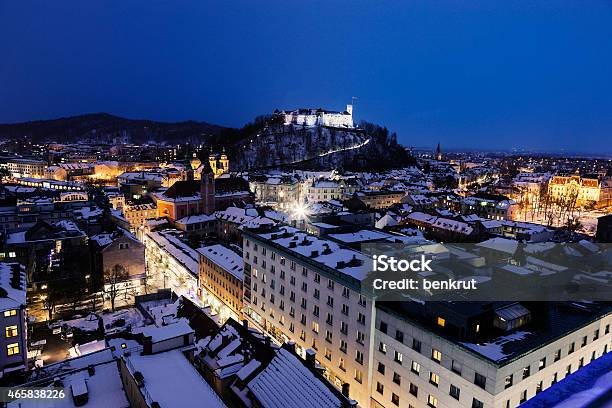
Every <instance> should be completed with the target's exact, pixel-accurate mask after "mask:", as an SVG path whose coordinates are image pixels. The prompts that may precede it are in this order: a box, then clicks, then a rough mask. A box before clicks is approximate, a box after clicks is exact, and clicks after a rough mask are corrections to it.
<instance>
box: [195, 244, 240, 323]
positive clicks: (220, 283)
mask: <svg viewBox="0 0 612 408" xmlns="http://www.w3.org/2000/svg"><path fill="white" fill-rule="evenodd" d="M199 285H200V289H201V293H207V294H208V295H212V296H213V297H214V298H215V299H217V300H218V301H219V302H221V303H223V304H224V305H225V306H226V307H227V308H229V309H230V310H231V312H232V313H233V314H234V315H235V316H234V317H236V318H237V319H236V320H238V321H241V320H242V318H243V316H242V296H243V292H242V280H240V279H238V278H237V277H235V276H234V275H233V274H231V273H230V272H228V271H226V270H225V269H223V268H222V267H221V266H220V265H217V264H215V263H214V262H213V261H212V260H210V259H208V258H207V257H205V256H203V255H200V273H199Z"/></svg>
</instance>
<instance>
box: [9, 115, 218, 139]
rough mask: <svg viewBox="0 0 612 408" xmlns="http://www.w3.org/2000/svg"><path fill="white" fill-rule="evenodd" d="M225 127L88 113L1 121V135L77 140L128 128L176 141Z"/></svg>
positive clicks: (136, 136) (134, 136)
mask: <svg viewBox="0 0 612 408" xmlns="http://www.w3.org/2000/svg"><path fill="white" fill-rule="evenodd" d="M223 129H224V128H223V127H222V126H218V125H214V124H211V123H207V122H196V121H191V120H190V121H183V122H159V121H153V120H146V119H127V118H123V117H120V116H115V115H111V114H109V113H90V114H84V115H77V116H69V117H64V118H58V119H49V120H36V121H30V122H21V123H9V124H0V138H2V139H23V138H29V139H30V140H32V141H33V142H52V141H56V142H76V141H79V140H83V139H85V138H95V137H103V136H105V135H111V134H113V133H114V132H119V131H122V130H124V131H127V132H128V133H129V134H130V136H131V138H132V140H133V141H135V142H145V141H148V140H157V141H162V140H165V141H168V142H178V141H182V142H185V141H187V139H188V138H203V139H205V138H207V137H209V136H218V135H219V134H220V133H221V131H222V130H223Z"/></svg>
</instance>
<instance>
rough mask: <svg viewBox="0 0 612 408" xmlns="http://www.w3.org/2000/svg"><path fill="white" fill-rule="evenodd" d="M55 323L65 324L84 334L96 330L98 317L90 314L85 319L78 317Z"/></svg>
mask: <svg viewBox="0 0 612 408" xmlns="http://www.w3.org/2000/svg"><path fill="white" fill-rule="evenodd" d="M57 323H59V324H65V325H67V326H69V327H72V328H73V329H79V330H81V331H84V332H94V331H96V330H98V316H96V315H95V314H93V313H92V314H90V315H88V316H85V317H78V318H76V319H72V320H63V321H62V320H60V321H58V322H57Z"/></svg>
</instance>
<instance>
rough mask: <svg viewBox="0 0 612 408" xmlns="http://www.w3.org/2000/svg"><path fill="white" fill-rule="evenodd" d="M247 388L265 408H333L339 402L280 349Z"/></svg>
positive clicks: (326, 388)
mask: <svg viewBox="0 0 612 408" xmlns="http://www.w3.org/2000/svg"><path fill="white" fill-rule="evenodd" d="M248 387H249V389H250V390H251V392H252V393H253V395H254V396H255V398H257V400H258V401H259V402H260V403H261V405H262V406H263V407H265V408H287V407H295V408H333V407H338V408H340V407H341V406H342V401H341V400H340V399H339V398H338V397H337V396H336V395H334V393H333V392H332V391H331V390H330V389H329V388H328V387H327V386H326V385H325V384H324V383H323V382H322V381H321V380H319V379H318V378H317V377H316V376H315V375H314V374H313V373H312V372H311V371H310V370H309V369H308V368H307V367H305V366H304V364H303V363H302V362H301V361H300V360H299V359H298V358H297V357H296V356H294V355H293V354H292V353H291V352H290V351H288V350H285V349H283V348H281V349H279V350H278V352H277V354H276V356H275V357H274V358H273V359H272V361H271V362H270V364H268V366H267V367H266V368H265V369H263V370H262V371H261V372H260V373H259V374H258V375H257V376H256V377H255V378H253V379H252V380H251V381H250V382H249V383H248Z"/></svg>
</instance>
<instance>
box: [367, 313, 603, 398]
mask: <svg viewBox="0 0 612 408" xmlns="http://www.w3.org/2000/svg"><path fill="white" fill-rule="evenodd" d="M381 321H384V322H385V323H386V324H387V330H386V333H383V332H382V331H381V330H380V327H381V326H380V323H381ZM611 323H612V316H607V317H605V318H603V319H600V320H599V321H597V322H594V323H592V324H589V325H587V326H586V327H584V328H582V329H580V330H578V331H576V332H572V333H570V334H568V335H567V336H564V337H563V338H561V339H559V340H556V341H554V342H552V343H550V344H548V345H545V346H543V347H541V348H538V349H534V350H533V351H531V352H529V353H527V354H525V355H523V356H520V357H519V358H517V359H515V360H513V361H512V362H510V363H508V364H506V365H504V366H501V367H498V366H496V365H495V364H494V363H492V362H489V361H488V360H486V359H484V358H483V357H481V356H479V355H478V354H476V353H471V352H469V351H467V350H466V349H464V348H463V347H461V346H459V345H457V344H455V343H453V342H450V341H448V340H446V339H444V338H442V337H440V336H438V335H436V334H434V333H433V332H431V331H429V330H425V329H423V328H421V327H419V326H416V325H414V324H411V323H409V322H407V321H406V320H403V319H399V318H398V317H396V316H394V315H391V314H389V313H387V312H385V311H381V310H378V313H377V318H376V332H375V353H374V364H373V365H372V370H373V380H372V399H373V400H375V401H377V403H379V404H380V405H382V406H384V407H394V406H396V405H395V404H393V403H392V402H391V398H392V394H396V395H398V396H399V402H400V404H399V407H400V408H408V407H409V406H410V405H412V406H414V407H420V406H426V405H427V403H428V396H429V395H432V396H434V397H435V398H436V399H437V400H438V407H466V408H470V407H472V403H473V399H474V398H476V399H478V400H479V401H481V402H483V403H484V406H485V407H492V408H505V407H506V406H510V407H512V408H514V407H516V406H518V405H519V403H520V399H521V396H522V393H523V392H524V391H527V399H529V398H531V397H533V396H534V395H535V393H536V387H537V385H538V383H539V382H540V381H543V389H546V388H548V387H549V386H550V385H551V381H552V379H553V375H554V373H557V376H558V381H560V380H561V379H563V378H564V377H565V370H566V368H567V366H568V365H570V364H571V365H572V372H574V371H575V370H576V369H577V367H578V364H579V360H580V358H584V364H587V363H588V362H590V361H591V356H592V353H593V351H595V352H596V357H599V356H601V355H602V353H603V352H604V349H605V350H609V344H610V341H611V340H612V337H611V336H612V335H611V334H610V333H609V332H608V334H605V331H606V326H608V327H609V325H610V324H611ZM597 329H599V338H598V339H597V340H593V338H594V333H595V330H597ZM396 330H400V331H401V332H402V333H403V341H402V342H400V341H398V340H397V339H396ZM608 330H609V329H608ZM585 335H586V336H587V345H586V346H585V347H580V345H581V341H582V338H583V337H584V336H585ZM413 339H417V340H419V341H420V342H421V351H420V352H417V351H415V350H414V349H413V348H412V344H413ZM572 342H574V343H575V351H574V352H573V353H569V354H568V350H569V345H570V343H572ZM381 343H384V344H385V348H386V353H382V352H381V351H380V344H381ZM606 345H607V349H606ZM432 348H435V349H437V350H439V351H440V352H441V353H442V359H441V361H440V363H437V362H435V361H434V360H432V358H431V350H432ZM556 350H561V358H560V360H559V361H557V362H555V361H554V356H555V352H556ZM396 351H398V352H400V353H401V354H402V356H403V357H402V364H399V363H398V362H396V361H395V352H396ZM544 357H545V358H546V364H545V367H544V368H542V369H541V370H540V369H539V363H540V359H542V358H544ZM413 361H416V362H417V363H419V364H420V373H419V374H418V375H417V374H415V373H414V372H412V371H411V365H412V362H413ZM379 363H382V364H384V366H385V373H384V374H381V373H379V372H378V364H379ZM454 364H458V365H459V366H460V367H461V370H460V373H457V372H455V371H453V369H452V367H453V365H454ZM527 366H529V367H530V375H529V377H527V378H525V379H522V373H523V369H524V368H525V367H527ZM431 372H434V373H435V374H437V375H438V376H439V378H440V380H439V383H438V386H435V385H434V384H432V383H430V381H429V378H430V377H429V376H430V373H431ZM394 373H397V374H399V376H400V379H401V380H400V384H399V385H398V384H396V383H394V382H393V376H394ZM475 373H479V374H481V375H483V376H485V377H486V384H485V388H484V389H483V388H481V387H479V386H477V385H476V384H474V377H475ZM510 374H512V375H513V385H512V386H510V387H509V388H507V389H506V388H505V379H506V376H508V375H510ZM378 382H380V383H383V384H384V389H383V393H382V394H381V393H379V392H378V391H377V383H378ZM411 383H412V384H414V385H416V386H417V387H418V394H417V396H416V397H415V396H414V395H412V394H410V392H409V390H410V384H411ZM451 384H452V385H455V386H456V387H459V389H460V395H459V400H456V399H454V398H453V397H452V396H450V394H449V391H450V386H451ZM508 400H509V401H510V402H509V403H508V402H507V401H508ZM506 404H509V405H506Z"/></svg>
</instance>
